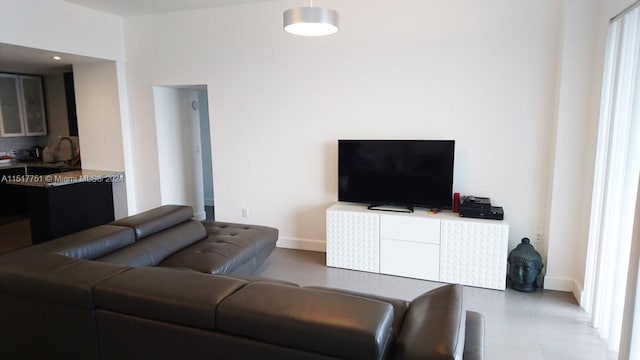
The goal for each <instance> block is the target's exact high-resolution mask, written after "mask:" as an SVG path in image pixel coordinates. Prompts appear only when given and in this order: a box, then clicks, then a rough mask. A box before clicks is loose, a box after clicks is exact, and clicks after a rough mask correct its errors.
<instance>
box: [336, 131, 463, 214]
mask: <svg viewBox="0 0 640 360" xmlns="http://www.w3.org/2000/svg"><path fill="white" fill-rule="evenodd" d="M454 152H455V141H454V140H338V200H339V201H346V202H355V203H367V204H372V205H376V206H377V205H392V206H402V207H407V208H410V209H412V208H413V207H426V208H438V209H451V205H452V189H453V159H454Z"/></svg>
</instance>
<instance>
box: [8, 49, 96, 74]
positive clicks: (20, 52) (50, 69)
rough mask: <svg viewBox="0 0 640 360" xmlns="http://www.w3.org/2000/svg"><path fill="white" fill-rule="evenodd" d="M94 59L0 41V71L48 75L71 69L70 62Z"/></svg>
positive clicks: (78, 62)
mask: <svg viewBox="0 0 640 360" xmlns="http://www.w3.org/2000/svg"><path fill="white" fill-rule="evenodd" d="M54 56H59V57H61V58H62V59H61V60H54V59H53V57H54ZM94 61H99V59H95V58H91V57H87V56H79V55H71V54H64V53H60V52H53V51H48V50H41V49H33V48H28V47H23V46H15V45H9V44H3V43H0V72H12V73H22V74H37V75H49V74H56V73H62V72H64V71H71V64H82V63H87V62H94Z"/></svg>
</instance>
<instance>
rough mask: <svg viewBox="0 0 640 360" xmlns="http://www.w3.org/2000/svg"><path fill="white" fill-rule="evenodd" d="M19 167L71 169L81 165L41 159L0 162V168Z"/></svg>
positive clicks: (78, 167) (79, 167)
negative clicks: (48, 161) (49, 161)
mask: <svg viewBox="0 0 640 360" xmlns="http://www.w3.org/2000/svg"><path fill="white" fill-rule="evenodd" d="M21 167H40V168H54V169H57V168H65V169H71V168H75V169H78V170H80V169H81V166H80V164H77V165H71V164H67V163H65V162H63V161H60V162H55V163H46V162H43V161H11V162H8V163H2V164H0V169H15V168H21Z"/></svg>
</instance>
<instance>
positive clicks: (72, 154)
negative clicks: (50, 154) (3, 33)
mask: <svg viewBox="0 0 640 360" xmlns="http://www.w3.org/2000/svg"><path fill="white" fill-rule="evenodd" d="M62 140H68V141H69V145H70V147H71V150H70V151H71V157H70V158H69V159H67V160H65V162H66V161H72V160H73V159H74V158H75V157H76V154H75V152H74V151H73V141H72V140H71V138H70V137H67V136H64V137H61V138H60V139H59V140H58V147H57V148H56V151H57V152H60V144H62Z"/></svg>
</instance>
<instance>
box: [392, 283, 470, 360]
mask: <svg viewBox="0 0 640 360" xmlns="http://www.w3.org/2000/svg"><path fill="white" fill-rule="evenodd" d="M465 315H466V312H465V311H464V310H463V306H462V286H460V285H445V286H442V287H439V288H437V289H434V290H431V291H429V292H427V293H424V294H422V295H420V296H418V297H417V298H415V299H414V300H413V301H412V302H411V304H410V305H409V310H407V314H406V316H405V320H404V325H403V326H402V329H401V330H400V336H399V338H398V341H397V342H396V349H395V352H394V358H395V359H403V360H405V359H408V360H410V359H462V355H463V352H464V342H465V340H464V339H465ZM425 334H428V336H425Z"/></svg>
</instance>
